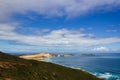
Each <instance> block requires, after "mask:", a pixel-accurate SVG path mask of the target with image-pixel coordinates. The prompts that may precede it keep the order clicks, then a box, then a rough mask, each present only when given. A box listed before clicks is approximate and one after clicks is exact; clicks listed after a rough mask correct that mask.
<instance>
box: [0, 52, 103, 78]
mask: <svg viewBox="0 0 120 80" xmlns="http://www.w3.org/2000/svg"><path fill="white" fill-rule="evenodd" d="M0 80H101V79H99V78H97V77H95V76H93V75H91V74H89V73H87V72H83V71H81V70H77V69H71V68H68V67H63V66H60V65H56V64H53V63H48V62H40V61H35V60H26V59H21V58H19V57H17V56H14V55H9V54H5V53H3V52H0Z"/></svg>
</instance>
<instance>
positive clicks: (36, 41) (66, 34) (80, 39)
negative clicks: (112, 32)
mask: <svg viewBox="0 0 120 80" xmlns="http://www.w3.org/2000/svg"><path fill="white" fill-rule="evenodd" d="M17 29H18V27H16V26H15V25H7V24H0V40H11V41H14V42H17V43H20V44H27V45H39V46H61V45H62V46H93V45H101V44H111V43H117V42H120V37H108V38H93V37H92V36H91V35H92V34H85V33H83V32H81V30H78V31H76V30H68V29H59V30H52V31H49V32H46V31H45V32H44V31H41V30H40V32H39V33H41V34H36V35H24V34H20V33H17V32H16V30H17Z"/></svg>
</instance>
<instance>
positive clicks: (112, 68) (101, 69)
mask: <svg viewBox="0 0 120 80" xmlns="http://www.w3.org/2000/svg"><path fill="white" fill-rule="evenodd" d="M46 61H49V62H53V63H57V64H61V65H64V66H68V67H72V68H77V69H82V70H85V71H87V72H90V73H92V74H93V75H95V76H97V77H100V78H105V79H106V80H120V54H118V53H114V54H108V53H106V54H97V55H96V56H80V55H76V56H68V57H53V58H47V59H46Z"/></svg>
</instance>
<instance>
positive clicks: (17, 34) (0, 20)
mask: <svg viewBox="0 0 120 80" xmlns="http://www.w3.org/2000/svg"><path fill="white" fill-rule="evenodd" d="M0 51H4V52H8V53H39V52H51V53H119V52H120V1H119V0H59V1H58V0H29V1H27V0H12V1H10V0H0Z"/></svg>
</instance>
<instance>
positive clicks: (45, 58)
mask: <svg viewBox="0 0 120 80" xmlns="http://www.w3.org/2000/svg"><path fill="white" fill-rule="evenodd" d="M64 55H65V56H64ZM64 55H62V56H61V55H56V54H51V53H39V54H32V55H23V56H19V57H20V58H23V59H28V60H29V59H32V60H37V61H42V62H50V63H53V64H57V65H60V66H64V67H68V68H71V69H76V70H81V71H83V72H87V73H89V74H91V75H94V74H93V73H91V72H89V71H86V70H84V69H81V68H76V67H74V66H66V65H63V64H59V63H55V62H52V61H51V58H53V57H69V56H73V55H72V54H70V55H69V54H64ZM94 76H96V75H94ZM96 77H98V76H96ZM98 78H100V77H98Z"/></svg>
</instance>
